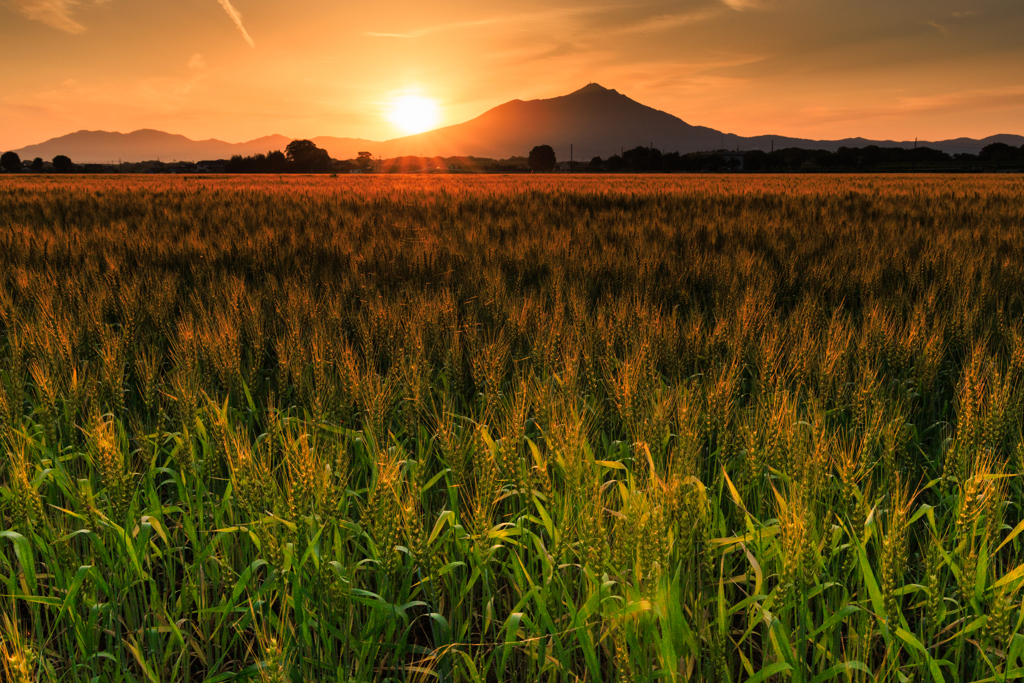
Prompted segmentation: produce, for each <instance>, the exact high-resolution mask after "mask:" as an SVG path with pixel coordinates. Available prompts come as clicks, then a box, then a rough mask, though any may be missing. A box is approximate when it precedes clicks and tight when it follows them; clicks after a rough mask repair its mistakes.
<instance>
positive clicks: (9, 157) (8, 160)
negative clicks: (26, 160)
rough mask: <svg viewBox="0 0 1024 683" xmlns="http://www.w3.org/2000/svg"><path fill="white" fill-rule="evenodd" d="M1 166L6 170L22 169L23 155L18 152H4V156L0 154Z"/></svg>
mask: <svg viewBox="0 0 1024 683" xmlns="http://www.w3.org/2000/svg"><path fill="white" fill-rule="evenodd" d="M0 167H3V169H4V170H5V171H20V170H21V157H19V156H18V154H17V152H4V153H3V156H0Z"/></svg>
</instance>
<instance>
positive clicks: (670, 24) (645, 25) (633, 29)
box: [608, 10, 718, 35]
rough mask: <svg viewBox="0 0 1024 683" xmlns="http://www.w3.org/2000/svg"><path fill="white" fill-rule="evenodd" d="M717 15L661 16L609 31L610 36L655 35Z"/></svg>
mask: <svg viewBox="0 0 1024 683" xmlns="http://www.w3.org/2000/svg"><path fill="white" fill-rule="evenodd" d="M717 15H718V12H716V11H715V10H705V11H698V12H686V13H682V14H661V15H658V16H655V17H650V18H648V19H644V20H641V21H638V22H637V23H635V24H627V25H625V26H623V27H621V28H619V29H617V30H611V31H609V32H608V33H609V34H611V35H614V34H618V33H656V32H658V31H669V30H671V29H674V28H681V27H683V26H690V25H691V24H696V23H698V22H701V21H705V20H707V19H712V18H714V17H716V16H717Z"/></svg>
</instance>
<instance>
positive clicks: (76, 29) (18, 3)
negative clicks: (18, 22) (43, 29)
mask: <svg viewBox="0 0 1024 683" xmlns="http://www.w3.org/2000/svg"><path fill="white" fill-rule="evenodd" d="M9 1H10V3H11V4H12V5H14V7H15V8H17V10H18V11H19V12H21V14H22V16H24V17H25V18H27V19H31V20H33V21H39V22H42V23H44V24H46V25H47V26H49V27H50V28H55V29H57V30H58V31H67V32H68V33H82V32H84V31H85V26H83V25H82V24H80V23H78V22H77V21H76V20H75V18H74V17H72V16H71V15H72V12H73V11H74V9H75V8H76V7H77V6H78V5H80V4H81V2H80V0H9Z"/></svg>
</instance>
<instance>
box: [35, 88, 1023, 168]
mask: <svg viewBox="0 0 1024 683" xmlns="http://www.w3.org/2000/svg"><path fill="white" fill-rule="evenodd" d="M312 140H313V142H314V143H316V144H317V146H318V147H321V148H322V149H326V150H327V152H328V153H329V154H330V155H331V156H332V157H333V158H335V159H352V158H355V157H356V156H357V155H358V153H359V152H361V151H369V152H372V153H373V155H374V156H379V157H382V158H392V157H398V156H444V157H450V156H475V157H486V158H492V159H506V158H509V157H512V156H525V155H527V154H528V153H529V151H530V150H531V149H532V148H533V147H534V146H536V145H541V144H548V145H551V146H552V147H554V149H555V152H556V154H557V156H558V159H559V160H560V161H562V160H568V159H569V156H570V154H572V156H573V157H574V158H575V159H576V160H589V159H590V158H591V157H595V156H600V157H608V156H611V155H613V154H618V153H619V152H620V151H621V150H623V149H632V148H633V147H636V146H639V145H643V146H647V145H654V146H655V147H657V148H658V149H660V150H661V151H663V152H681V153H686V152H701V151H711V150H716V149H730V150H731V149H740V150H744V151H747V150H763V151H769V150H770V149H772V148H773V147H774V148H775V149H783V148H786V147H801V148H805V149H827V150H830V151H835V150H837V149H839V148H840V147H865V146H867V145H879V146H881V147H908V148H909V147H913V146H914V145H915V144H917V145H919V146H924V147H931V148H934V149H940V150H942V151H944V152H947V153H949V154H956V153H959V152H966V153H971V154H974V153H977V152H979V151H980V150H981V149H982V148H983V147H984V146H985V145H988V144H991V143H993V142H1003V143H1006V144H1009V145H1012V146H1014V147H1019V146H1020V145H1022V144H1024V136H1020V135H993V136H991V137H987V138H984V139H982V140H975V139H971V138H956V139H953V140H939V141H932V142H929V141H923V140H922V141H919V142H917V143H915V142H913V141H909V142H908V141H894V140H868V139H865V138H846V139H843V140H809V139H803V138H791V137H786V136H782V135H758V136H755V137H742V136H739V135H734V134H732V133H723V132H722V131H718V130H715V129H713V128H707V127H704V126H692V125H690V124H688V123H686V122H685V121H683V120H682V119H680V118H678V117H676V116H673V115H671V114H668V113H666V112H663V111H659V110H657V109H653V108H651V107H648V106H645V105H643V104H640V103H639V102H636V101H634V100H631V99H630V98H628V97H626V96H625V95H623V94H621V93H619V92H617V91H615V90H609V89H608V88H604V87H601V86H600V85H598V84H596V83H591V84H590V85H588V86H586V87H585V88H582V89H581V90H577V91H576V92H574V93H571V94H569V95H563V96H561V97H554V98H551V99H546V100H529V101H523V100H512V101H511V102H506V103H505V104H502V105H500V106H497V107H494V108H493V109H490V110H488V111H486V112H484V113H483V114H481V115H480V116H478V117H476V118H474V119H471V120H469V121H466V122H465V123H460V124H457V125H454V126H447V127H445V128H438V129H437V130H432V131H429V132H427V133H421V134H419V135H411V136H408V137H402V138H396V139H394V140H387V141H383V142H375V141H373V140H363V139H359V138H337V137H327V136H324V137H317V138H313V139H312ZM290 141H291V138H287V137H285V136H283V135H270V136H267V137H262V138H257V139H255V140H250V141H248V142H240V143H229V142H223V141H222V140H190V139H189V138H186V137H185V136H183V135H173V134H170V133H164V132H161V131H157V130H138V131H135V132H134V133H127V134H124V133H108V132H105V131H79V132H77V133H71V134H70V135H65V136H63V137H59V138H53V139H52V140H47V141H46V142H43V143H40V144H38V145H30V146H28V147H24V148H22V149H19V150H15V151H16V152H17V153H18V154H19V155H20V156H21V157H22V158H23V159H33V158H35V157H42V158H43V159H45V160H49V159H52V158H53V157H54V156H56V155H58V154H64V155H67V156H69V157H70V158H71V159H72V160H73V161H75V162H76V163H109V162H116V161H118V160H121V161H128V162H138V161H151V160H155V159H160V160H161V161H175V160H176V161H199V160H203V159H227V158H229V157H231V156H233V155H235V154H241V155H243V156H250V155H253V154H257V153H261V152H262V153H266V152H268V151H272V150H283V149H284V148H285V146H286V145H287V144H288V143H289V142H290Z"/></svg>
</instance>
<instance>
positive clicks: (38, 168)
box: [32, 157, 43, 173]
mask: <svg viewBox="0 0 1024 683" xmlns="http://www.w3.org/2000/svg"><path fill="white" fill-rule="evenodd" d="M32 170H33V171H35V172H36V173H40V172H42V170H43V159H42V157H36V158H35V159H33V160H32Z"/></svg>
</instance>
